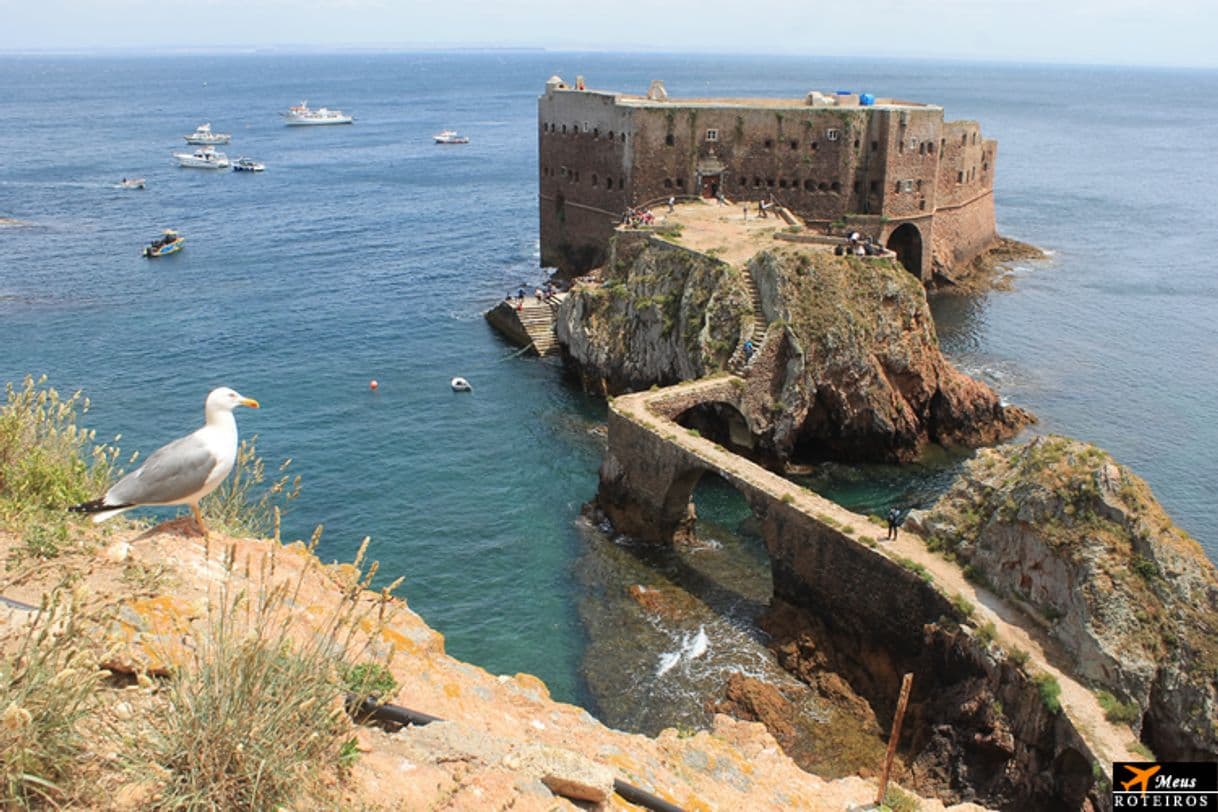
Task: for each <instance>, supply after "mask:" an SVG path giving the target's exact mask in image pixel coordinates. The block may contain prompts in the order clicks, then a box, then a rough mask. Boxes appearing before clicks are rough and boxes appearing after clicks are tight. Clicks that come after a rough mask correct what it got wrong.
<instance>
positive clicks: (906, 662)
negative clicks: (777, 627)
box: [596, 375, 1142, 809]
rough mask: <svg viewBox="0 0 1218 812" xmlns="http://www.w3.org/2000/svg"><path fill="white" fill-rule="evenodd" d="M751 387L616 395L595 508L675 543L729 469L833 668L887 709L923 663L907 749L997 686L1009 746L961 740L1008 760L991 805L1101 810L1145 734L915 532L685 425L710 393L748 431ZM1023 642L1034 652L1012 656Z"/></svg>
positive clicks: (713, 383) (970, 757)
mask: <svg viewBox="0 0 1218 812" xmlns="http://www.w3.org/2000/svg"><path fill="white" fill-rule="evenodd" d="M751 388H752V387H751V386H749V385H748V384H746V383H745V381H744V380H742V379H740V378H738V377H736V376H734V375H722V376H719V377H714V378H707V379H703V380H699V381H693V382H689V383H683V384H678V385H676V386H672V387H668V388H665V389H660V390H653V391H650V392H640V393H637V394H631V395H623V396H621V397H618V398H615V399H613V400H612V402H611V403H610V409H609V421H608V423H609V425H608V429H609V432H608V433H609V448H608V450H607V452H606V455H605V459H604V462H603V463H602V465H601V470H600V486H599V490H598V493H597V500H596V504H597V506H598V507H599V509H600V510H601V511H603V513H604V514H605V515H606V517H607V518H608V519H609V520H610V521H611V522H612V523H613V525H614V527H615V528H616V529H617V530H618V531H620V532H622V533H625V534H627V535H630V536H633V537H636V538H640V539H645V540H648V541H652V542H658V543H672V542H674V541H681V540H683V539H684V538H686V537H688V536H689V535H690V534H691V533H692V532H693V525H694V518H695V506H694V504H693V503H692V501H691V500H692V497H693V495H694V491H695V488H696V487H697V485H698V481H699V480H700V479H701V478H702V476H703V475H705V474H707V473H712V474H716V475H718V476H720V477H722V478H723V479H725V480H726V481H727V482H728V483H730V484H731V485H732V486H733V487H735V488H736V490H738V491H739V492H740V493H741V494H742V495H743V496H744V498H745V499H746V500H747V501H748V503H749V505H750V507H751V508H752V511H753V514H754V515H755V516H756V517H757V519H758V522H759V526H760V534H761V536H762V538H763V540H764V543H765V545H766V549H767V551H768V553H769V557H770V563H771V570H772V573H773V584H774V586H773V589H774V604H775V605H777V604H779V603H785V604H788V605H790V606H793V607H795V608H796V610H798V611H801V612H805V613H808V614H810V615H812V616H814V617H815V619H816V621H817V623H819V624H820V625H821V628H823V629H824V630H825V631H826V632H827V634H828V635H829V636H830V637H833V638H836V640H837V642H836V643H835V644H834V645H833V646H832V649H834V650H836V654H837V661H836V662H834V663H833V664H832V667H833V670H835V671H837V672H838V673H840V674H843V675H845V676H846V677H847V679H848V680H849V681H851V683H852V684H854V685H855V689H856V690H857V691H859V693H860V694H862V695H864V696H865V698H866V699H867V700H868V701H869V702H870V703H871V705H872V708H873V709H874V710H875V711H876V713H877V717H878V718H879V719H881V720H882V721H883V720H886V719H888V718H890V716H891V713H892V710H893V705H894V703H895V698H896V695H897V693H898V690H899V682H900V675H901V674H902V673H905V672H907V671H913V672H914V673H915V674H916V676H915V681H914V685H915V688H914V705H913V706H912V707H914V708H916V709H915V710H914V711H913V713H912V718H913V722H912V723H909V722H907V724H911V727H910V730H907V732H906V734H905V741H906V744H907V746H912V747H914V748H915V749H916V748H919V747H923V746H928V744H927V742H928V739H929V738H933V737H934V736H936V735H944V734H943V733H942V731H943V730H952V731H955V730H957V729H958V730H959V731H960V732H959V734H958V735H959V736H960V738H961V739H964V738H966V737H967V736H971V735H972V733H971V732H970V731H971V728H970V725H973V724H975V722H976V720H975V719H971V718H963V717H960V718H957V717H956V716H953V714H960V713H963V711H962V710H960V709H961V708H964V707H968V706H969V703H968V702H967V701H965V700H963V699H961V697H962V696H965V695H967V696H986V695H988V696H990V697H992V698H993V700H994V701H996V702H997V703H998V705H999V706H1000V707H1002V706H1005V707H1006V709H1007V710H1006V714H1007V721H1006V722H1004V724H1007V725H1009V733H1010V736H1011V740H1012V742H1013V744H1012V745H1011V747H1010V750H1009V752H1005V754H999V755H997V756H996V755H995V754H994V753H993V752H988V753H985V752H983V753H982V755H980V756H978V755H977V753H976V752H973V751H969V749H968V748H969V747H970V745H968V744H964V745H962V748H963V749H964V755H962V759H963V760H964V762H965V763H968V764H969V768H968V769H972V770H973V771H974V774H975V775H976V774H982V773H985V774H989V775H991V776H994V775H999V774H1004V771H1005V774H1006V775H1008V776H1010V777H1011V780H1012V781H1014V782H1015V784H1017V786H1016V787H1015V788H1014V789H1012V788H1010V787H1007V788H1006V789H1004V790H1003V791H1001V792H1000V794H999V795H998V796H991V797H990V798H989V799H988V801H987V802H990V801H992V802H994V803H996V804H997V805H999V806H1002V807H1004V808H1021V807H1022V808H1032V807H1035V808H1044V809H1050V808H1052V809H1079V808H1080V807H1081V806H1082V805H1083V803H1084V799H1087V798H1089V799H1090V802H1091V803H1092V804H1093V806H1095V808H1098V809H1106V808H1109V807H1110V803H1111V800H1110V796H1109V795H1108V793H1107V792H1106V791H1104V790H1103V788H1102V787H1101V786H1100V785H1098V784H1097V783H1096V776H1097V775H1103V774H1106V773H1107V771H1108V769H1109V767H1110V764H1111V762H1113V761H1121V760H1138V759H1139V758H1142V757H1141V756H1138V755H1137V754H1136V753H1134V752H1133V751H1131V750H1130V749H1129V748H1130V746H1131V745H1133V744H1135V743H1136V741H1137V737H1136V736H1135V735H1134V733H1133V732H1132V731H1131V730H1130V728H1128V727H1127V726H1124V725H1117V724H1113V723H1111V722H1109V721H1108V720H1107V719H1106V718H1105V716H1104V712H1103V710H1102V708H1101V707H1100V705H1099V703H1098V701H1097V699H1096V697H1095V695H1094V694H1092V692H1091V691H1089V690H1088V689H1087V688H1086V687H1084V686H1083V685H1081V684H1079V683H1078V682H1077V681H1076V680H1074V679H1073V678H1072V677H1071V676H1070V675H1069V673H1068V671H1067V668H1068V666H1069V663H1068V661H1067V660H1066V659H1064V658H1063V657H1062V655H1060V654H1059V653H1056V650H1055V647H1054V646H1052V644H1051V643H1050V642H1049V641H1048V639H1047V637H1046V636H1045V635H1044V634H1043V631H1042V630H1040V629H1038V628H1036V627H1035V625H1034V624H1032V623H1030V622H1029V621H1028V618H1027V617H1026V616H1025V615H1024V614H1023V613H1022V612H1021V611H1020V610H1019V609H1017V608H1016V607H1013V606H1011V605H1009V604H1008V603H1006V602H1005V601H1004V600H1003V599H1001V598H999V597H997V596H995V595H993V594H991V593H989V592H988V591H986V590H984V589H982V588H980V587H978V586H976V585H974V584H972V583H970V582H968V581H967V580H965V579H964V578H963V576H962V574H961V572H960V570H959V568H958V567H957V566H956V565H955V564H952V563H950V562H948V561H946V560H944V559H943V558H941V557H939V556H937V555H934V554H933V553H931V552H929V551H928V550H927V549H926V546H925V543H924V542H923V541H922V540H921V539H920V538H919V537H917V536H916V535H914V534H912V533H908V532H904V531H902V534H901V536H902V537H901V539H900V540H898V541H896V542H888V541H886V540H885V529H884V528H883V527H877V526H876V525H875V524H874V523H872V522H871V521H870V520H869V519H867V518H866V517H863V516H860V515H858V514H855V513H852V512H850V511H848V510H846V509H844V508H842V507H840V506H838V505H836V504H834V503H832V502H830V501H829V500H827V499H825V498H823V497H821V496H819V495H817V494H815V493H813V492H811V491H809V490H808V489H806V488H803V487H801V486H799V485H797V484H795V483H793V482H791V481H789V480H787V479H785V478H783V477H781V476H779V475H777V474H775V473H773V472H771V471H769V470H767V469H765V468H763V467H761V466H760V465H758V464H756V463H754V462H751V461H750V460H748V459H745V458H744V457H741V456H739V455H737V454H734V453H732V452H731V451H729V450H728V449H726V448H724V447H723V446H721V445H719V444H717V443H715V442H712V441H711V440H710V439H707V438H706V437H704V436H702V435H701V434H699V433H698V432H696V431H693V430H691V429H688V428H685V427H683V426H681V425H680V424H679V423H678V422H676V421H677V419H678V418H680V417H682V416H684V415H687V414H689V413H691V411H692V410H694V409H696V408H698V407H705V406H707V405H717V406H716V408H717V409H718V410H719V413H720V414H726V415H729V416H731V419H734V420H736V421H738V422H739V423H740V424H742V428H744V429H747V428H748V423H749V420H748V418H746V417H745V415H746V414H748V413H749V412H750V411H751V409H750V408H749V406H750V403H749V400H750V390H751ZM742 407H743V408H742ZM990 624H992V626H991V625H990ZM983 625H984V626H986V627H987V631H986V632H985V633H984V634H983V633H981V632H980V631H979V630H980V629H981V628H982V626H983ZM990 632H992V634H991V633H990ZM1016 651H1020V652H1026V653H1027V654H1028V657H1027V658H1026V660H1025V659H1024V658H1023V657H1022V656H1011V655H1010V653H1011V652H1016ZM1045 675H1048V676H1051V677H1053V678H1054V679H1056V680H1057V682H1058V683H1059V684H1060V686H1061V688H1062V692H1061V706H1062V710H1061V712H1060V713H1053V712H1052V711H1051V710H1049V709H1048V708H1046V707H1045V705H1044V703H1043V702H1042V700H1041V694H1040V692H1039V690H1038V688H1037V680H1038V679H1040V680H1041V681H1043V679H1044V677H1045ZM930 731H935V732H930ZM951 735H953V736H955V735H957V734H956V733H955V732H953V733H952V734H951ZM919 737H923V738H921V739H919ZM981 749H982V750H984V749H985V748H981ZM999 765H1001V766H999ZM1012 765H1015V766H1014V767H1012ZM1093 765H1098V767H1093ZM966 772H967V769H966ZM1016 776H1017V777H1018V780H1017V781H1016V780H1015V777H1016ZM994 780H995V781H1000V780H1001V779H997V778H995V779H994ZM1012 792H1013V793H1015V795H1016V796H1018V797H1013V796H1012V795H1011V794H1010V793H1012ZM1020 793H1022V795H1020ZM983 797H984V792H983ZM1012 803H1014V804H1015V805H1014V806H1012ZM1028 804H1030V805H1031V806H1030V807H1029V806H1027V805H1028Z"/></svg>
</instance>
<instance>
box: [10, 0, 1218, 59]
mask: <svg viewBox="0 0 1218 812" xmlns="http://www.w3.org/2000/svg"><path fill="white" fill-rule="evenodd" d="M0 20H2V21H3V24H2V25H0V51H10V52H11V51H43V50H71V51H97V50H109V49H147V50H173V49H212V48H230V47H236V48H249V47H282V48H288V49H312V48H345V47H357V48H358V47H366V48H377V49H385V50H416V49H426V48H451V47H475V48H479V47H522V48H546V49H553V50H599V51H634V50H659V51H699V52H711V53H742V54H766V53H775V54H807V55H816V56H860V55H863V54H870V55H874V56H877V57H891V58H908V57H913V58H948V59H968V60H982V61H1002V62H1057V63H1075V64H1080V63H1081V64H1111V65H1162V66H1188V67H1218V48H1215V47H1214V41H1215V39H1218V0H1159V1H1158V2H1148V1H1147V0H848V2H840V0H838V1H837V2H827V0H796V2H794V3H764V4H762V3H750V2H742V1H741V0H656V1H655V2H647V0H643V1H642V2H640V0H593V2H586V1H585V2H580V1H579V0H567V1H566V2H556V1H555V0H498V2H497V1H496V0H456V2H453V1H452V0H427V1H426V2H423V1H422V0H0Z"/></svg>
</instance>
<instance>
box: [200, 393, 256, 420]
mask: <svg viewBox="0 0 1218 812" xmlns="http://www.w3.org/2000/svg"><path fill="white" fill-rule="evenodd" d="M238 406H249V407H250V408H251V409H257V408H258V401H256V400H254V399H253V398H247V397H242V396H241V394H240V393H238V392H236V391H234V390H232V389H229V388H228V387H227V386H221V387H220V388H219V389H213V390H211V392H209V393H208V395H207V402H206V403H205V404H204V406H203V411H204V413H205V414H206V415H207V416H208V417H209V418H210V417H211V416H212V415H213V414H215V415H219V414H223V413H229V414H231V413H232V411H233V409H235V408H237V407H238Z"/></svg>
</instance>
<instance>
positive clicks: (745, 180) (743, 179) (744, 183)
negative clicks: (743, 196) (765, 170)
mask: <svg viewBox="0 0 1218 812" xmlns="http://www.w3.org/2000/svg"><path fill="white" fill-rule="evenodd" d="M740 185H741V186H748V185H749V179H748V178H746V177H741V178H740Z"/></svg>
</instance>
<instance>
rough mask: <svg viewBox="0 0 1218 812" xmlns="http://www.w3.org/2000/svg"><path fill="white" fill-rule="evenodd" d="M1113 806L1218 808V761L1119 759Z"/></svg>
mask: <svg viewBox="0 0 1218 812" xmlns="http://www.w3.org/2000/svg"><path fill="white" fill-rule="evenodd" d="M1112 807H1113V809H1215V810H1218V762H1205V761H1118V762H1116V763H1115V764H1113V765H1112Z"/></svg>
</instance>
